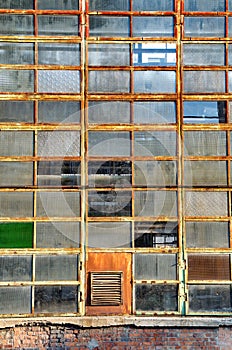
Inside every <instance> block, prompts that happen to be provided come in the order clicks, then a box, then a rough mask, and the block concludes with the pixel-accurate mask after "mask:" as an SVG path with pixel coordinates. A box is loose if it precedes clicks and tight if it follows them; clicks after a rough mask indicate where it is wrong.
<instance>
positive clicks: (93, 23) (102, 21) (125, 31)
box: [89, 16, 130, 37]
mask: <svg viewBox="0 0 232 350" xmlns="http://www.w3.org/2000/svg"><path fill="white" fill-rule="evenodd" d="M129 28H130V26H129V18H128V17H115V16H90V18H89V35H90V36H100V37H127V36H129Z"/></svg>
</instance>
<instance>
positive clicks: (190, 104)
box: [184, 101, 226, 124]
mask: <svg viewBox="0 0 232 350" xmlns="http://www.w3.org/2000/svg"><path fill="white" fill-rule="evenodd" d="M225 122H226V102H224V101H217V102H212V101H184V123H199V124H211V123H225Z"/></svg>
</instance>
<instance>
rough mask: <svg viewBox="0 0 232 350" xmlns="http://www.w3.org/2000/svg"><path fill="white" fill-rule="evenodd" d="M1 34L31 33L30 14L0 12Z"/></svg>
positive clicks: (32, 23)
mask: <svg viewBox="0 0 232 350" xmlns="http://www.w3.org/2000/svg"><path fill="white" fill-rule="evenodd" d="M0 31H1V35H33V34H34V20H33V16H32V15H16V14H13V15H11V14H0Z"/></svg>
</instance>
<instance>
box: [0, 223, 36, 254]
mask: <svg viewBox="0 0 232 350" xmlns="http://www.w3.org/2000/svg"><path fill="white" fill-rule="evenodd" d="M32 245H33V223H31V222H8V223H3V222H2V223H0V248H32Z"/></svg>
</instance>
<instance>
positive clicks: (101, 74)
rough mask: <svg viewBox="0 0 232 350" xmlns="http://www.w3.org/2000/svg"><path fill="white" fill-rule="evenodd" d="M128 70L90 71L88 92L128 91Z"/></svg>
mask: <svg viewBox="0 0 232 350" xmlns="http://www.w3.org/2000/svg"><path fill="white" fill-rule="evenodd" d="M129 91H130V72H123V71H110V70H108V71H107V70H105V71H90V72H89V92H115V93H116V92H129Z"/></svg>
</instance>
